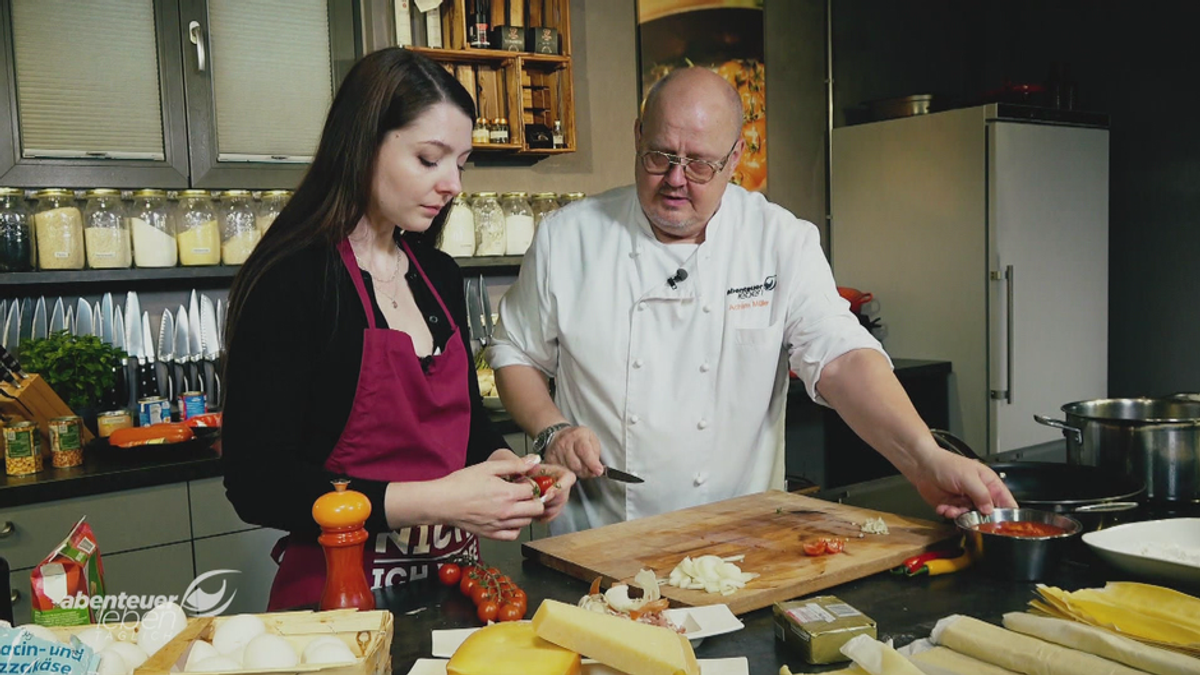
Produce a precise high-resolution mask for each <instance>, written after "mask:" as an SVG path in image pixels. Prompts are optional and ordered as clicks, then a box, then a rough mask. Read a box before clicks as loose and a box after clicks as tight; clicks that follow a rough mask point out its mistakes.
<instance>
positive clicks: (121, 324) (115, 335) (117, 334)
mask: <svg viewBox="0 0 1200 675" xmlns="http://www.w3.org/2000/svg"><path fill="white" fill-rule="evenodd" d="M111 326H112V330H111V334H112V346H113V348H114V349H120V350H121V351H125V317H124V316H123V315H122V312H121V306H120V305H117V306H116V307H113V308H112V323H111ZM126 356H127V357H128V352H126ZM116 373H117V381H116V383H115V384H114V385H113V391H112V392H111V394H112V400H111V401H110V403H112V405H113V406H114V407H118V408H125V407H128V406H129V368H128V366H127V364H126V363H125V362H122V364H121V365H119V366H117V368H116Z"/></svg>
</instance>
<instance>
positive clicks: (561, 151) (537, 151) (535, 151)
mask: <svg viewBox="0 0 1200 675" xmlns="http://www.w3.org/2000/svg"><path fill="white" fill-rule="evenodd" d="M572 152H575V148H527V149H524V150H521V151H520V152H518V153H517V154H518V155H566V154H570V153H572Z"/></svg>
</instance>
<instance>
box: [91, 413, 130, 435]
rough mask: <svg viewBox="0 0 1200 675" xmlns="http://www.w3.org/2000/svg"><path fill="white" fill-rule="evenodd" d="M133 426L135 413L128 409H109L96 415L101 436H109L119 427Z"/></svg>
mask: <svg viewBox="0 0 1200 675" xmlns="http://www.w3.org/2000/svg"><path fill="white" fill-rule="evenodd" d="M132 426H133V415H130V414H129V411H128V410H109V411H108V412H102V413H100V414H99V415H97V416H96V427H97V429H98V430H99V432H100V438H108V437H109V436H111V435H112V432H114V431H116V430H117V429H128V428H130V427H132Z"/></svg>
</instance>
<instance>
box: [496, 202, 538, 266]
mask: <svg viewBox="0 0 1200 675" xmlns="http://www.w3.org/2000/svg"><path fill="white" fill-rule="evenodd" d="M527 196H528V195H527V194H526V193H524V192H505V193H504V196H503V198H502V199H501V201H500V206H501V207H502V208H503V209H504V254H505V255H525V251H526V250H527V249H528V248H529V245H530V244H531V243H533V209H532V208H531V207H530V206H529V201H528V200H527V199H526V197H527Z"/></svg>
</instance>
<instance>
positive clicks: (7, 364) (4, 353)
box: [0, 347, 29, 387]
mask: <svg viewBox="0 0 1200 675" xmlns="http://www.w3.org/2000/svg"><path fill="white" fill-rule="evenodd" d="M0 364H2V365H3V367H4V369H5V370H7V371H9V372H11V373H12V374H13V375H14V376H15V377H17V378H19V379H22V380H24V379H26V378H28V377H29V376H28V375H26V374H25V371H24V370H22V369H21V363H20V362H19V361H17V358H16V357H15V356H13V355H12V352H10V351H8V350H7V349H5V348H4V347H0ZM14 384H15V382H14ZM17 386H18V387H19V386H21V385H19V384H17Z"/></svg>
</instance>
